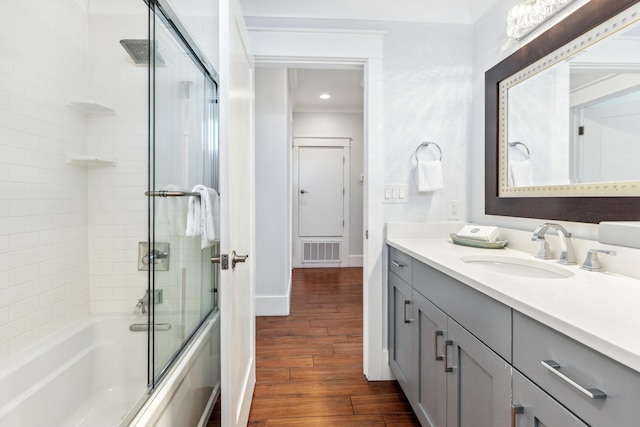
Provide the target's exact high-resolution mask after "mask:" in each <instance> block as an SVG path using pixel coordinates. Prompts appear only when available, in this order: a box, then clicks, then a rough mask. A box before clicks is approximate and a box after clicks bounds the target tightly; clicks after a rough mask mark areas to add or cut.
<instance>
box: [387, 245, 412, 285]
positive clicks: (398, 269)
mask: <svg viewBox="0 0 640 427" xmlns="http://www.w3.org/2000/svg"><path fill="white" fill-rule="evenodd" d="M412 266H413V258H411V257H410V256H409V255H407V254H405V253H404V252H400V251H399V250H397V249H396V248H393V247H391V246H389V269H390V270H391V271H393V272H394V273H396V274H397V275H398V277H400V278H401V279H402V280H404V281H405V282H407V283H408V284H411V282H412V281H413V268H412Z"/></svg>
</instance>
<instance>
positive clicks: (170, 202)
mask: <svg viewBox="0 0 640 427" xmlns="http://www.w3.org/2000/svg"><path fill="white" fill-rule="evenodd" d="M16 40H20V43H16V42H15V41H16ZM216 80H217V76H216V74H215V71H214V70H213V68H212V67H211V66H210V65H209V64H208V63H207V61H206V59H205V57H204V55H202V53H201V52H200V51H199V50H198V49H197V47H196V46H195V44H194V43H193V41H192V39H191V38H190V36H189V35H188V34H187V32H186V31H185V29H184V27H182V26H181V24H180V20H179V19H178V16H177V15H176V14H175V12H174V11H173V10H171V8H170V6H169V5H168V4H166V3H165V2H164V1H158V2H156V1H149V2H145V1H143V0H137V1H128V2H114V1H112V0H90V1H88V0H62V1H56V2H50V1H47V0H35V1H29V2H24V1H22V0H6V1H3V2H2V5H0V384H2V387H1V388H2V392H0V426H16V425H20V426H31V425H60V426H85V425H86V426H89V425H90V426H103V425H104V426H118V425H129V423H130V422H131V421H132V420H133V419H134V418H135V417H136V415H137V414H138V413H139V411H140V409H141V408H144V407H146V406H148V405H149V402H150V401H151V400H152V399H153V397H154V393H155V390H156V389H157V388H158V387H160V386H162V385H163V384H164V383H166V382H167V381H169V380H170V378H171V372H172V369H175V366H176V365H177V364H178V362H180V361H181V358H184V357H185V356H184V355H185V354H186V353H189V352H186V351H185V349H188V348H190V347H189V346H191V347H193V346H194V342H198V343H200V344H198V345H200V347H202V348H204V349H205V350H202V351H200V352H199V353H198V355H199V356H198V358H199V359H198V360H200V359H202V360H204V362H203V363H201V364H200V365H197V366H198V369H200V370H199V372H198V376H197V379H196V380H194V381H195V382H196V383H197V384H196V385H195V386H194V387H195V390H197V393H196V394H197V395H192V396H189V399H190V401H189V402H188V405H191V406H192V407H194V404H195V403H197V402H205V403H206V402H209V403H210V402H211V401H212V400H213V399H212V396H213V397H215V396H216V395H217V394H218V393H219V378H220V371H219V370H220V368H219V363H220V361H219V355H220V353H219V333H218V329H219V322H218V321H217V319H218V313H217V311H218V310H217V298H216V296H217V282H218V275H219V272H218V270H217V267H216V266H215V265H212V264H211V263H210V258H211V256H212V253H217V252H218V250H217V247H218V242H214V243H213V245H212V246H211V247H207V248H205V249H201V240H200V238H199V237H197V238H192V237H187V236H186V234H185V229H186V223H187V211H188V204H189V199H190V197H197V196H193V195H191V194H192V189H193V187H194V186H196V185H199V184H202V185H205V186H206V187H210V188H213V189H216V190H217V189H218V174H219V171H218V163H217V162H218V160H217V159H218V148H217V147H218V143H217V136H218V129H217V117H218V111H217V103H216V102H217V101H216V99H217V82H216ZM205 325H206V326H207V327H206V328H205V327H204V326H205ZM205 329H206V330H207V331H208V332H207V334H209V335H207V337H205V338H203V337H202V336H201V335H202V333H203V332H202V331H203V330H205ZM191 353H193V352H191ZM191 353H189V354H191ZM194 363H195V362H194ZM185 400H187V399H185ZM196 406H197V405H196ZM192 409H193V408H192ZM200 409H202V408H200ZM185 414H186V415H185V418H184V421H185V422H184V425H191V424H194V422H193V419H196V418H197V416H199V414H196V415H188V414H187V413H185ZM194 417H196V418H194ZM196 421H197V420H196Z"/></svg>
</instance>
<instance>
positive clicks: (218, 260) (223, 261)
mask: <svg viewBox="0 0 640 427" xmlns="http://www.w3.org/2000/svg"><path fill="white" fill-rule="evenodd" d="M211 263H212V264H220V269H222V270H228V269H229V255H227V254H220V255H218V256H214V257H211Z"/></svg>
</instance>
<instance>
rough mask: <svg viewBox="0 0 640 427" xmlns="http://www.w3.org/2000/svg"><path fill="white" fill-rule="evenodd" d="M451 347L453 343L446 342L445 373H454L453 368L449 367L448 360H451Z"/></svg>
mask: <svg viewBox="0 0 640 427" xmlns="http://www.w3.org/2000/svg"><path fill="white" fill-rule="evenodd" d="M450 345H453V341H451V340H446V341H445V342H444V371H445V372H453V368H450V367H449V363H448V359H449V351H448V348H449V346H450Z"/></svg>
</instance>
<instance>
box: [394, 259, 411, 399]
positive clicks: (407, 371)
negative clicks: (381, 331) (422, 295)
mask: <svg viewBox="0 0 640 427" xmlns="http://www.w3.org/2000/svg"><path fill="white" fill-rule="evenodd" d="M412 301H413V288H412V287H411V286H409V284H407V283H406V282H405V281H404V280H402V279H400V278H399V277H398V276H396V274H395V273H393V272H392V273H389V366H390V367H391V372H393V374H394V375H395V376H396V379H397V380H398V383H399V384H400V386H401V387H402V390H404V392H405V394H406V395H407V396H410V392H411V390H412V388H413V387H412V386H411V384H410V382H411V381H415V379H413V378H414V373H413V341H414V339H413V334H414V332H413V324H412V323H411V316H412V313H411V310H412Z"/></svg>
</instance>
